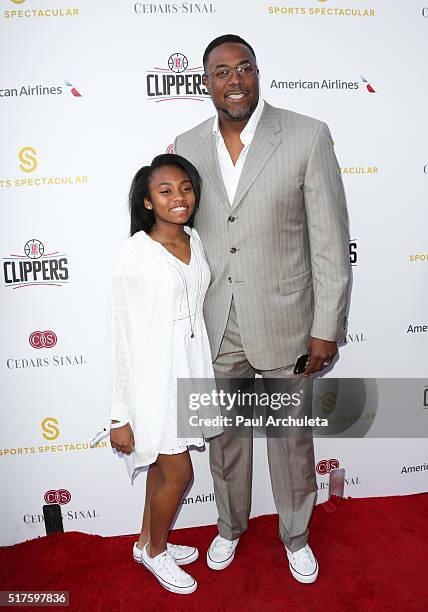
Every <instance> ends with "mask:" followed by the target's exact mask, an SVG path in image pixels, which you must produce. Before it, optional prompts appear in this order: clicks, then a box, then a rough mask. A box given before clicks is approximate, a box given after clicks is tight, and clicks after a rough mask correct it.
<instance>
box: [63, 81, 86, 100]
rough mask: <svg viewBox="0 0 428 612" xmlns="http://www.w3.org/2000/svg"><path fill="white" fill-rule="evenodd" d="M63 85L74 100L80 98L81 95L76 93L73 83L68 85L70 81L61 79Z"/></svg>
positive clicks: (78, 92)
mask: <svg viewBox="0 0 428 612" xmlns="http://www.w3.org/2000/svg"><path fill="white" fill-rule="evenodd" d="M63 81H64V83H65V84H66V85H67V87H68V90H69V92H70V93H71V94H72V95H73V96H74V97H75V98H81V97H82V94H81V93H80V91H78V90H77V89H76V88H75V87H74V85H73V83H70V81H67V79H63Z"/></svg>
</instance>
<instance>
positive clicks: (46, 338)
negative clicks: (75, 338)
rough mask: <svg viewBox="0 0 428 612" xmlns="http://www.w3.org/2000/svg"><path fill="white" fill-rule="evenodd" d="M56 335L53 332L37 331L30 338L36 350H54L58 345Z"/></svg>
mask: <svg viewBox="0 0 428 612" xmlns="http://www.w3.org/2000/svg"><path fill="white" fill-rule="evenodd" d="M57 340H58V338H57V336H56V333H55V332H53V331H35V332H33V333H32V334H31V335H30V337H29V338H28V341H29V343H30V344H31V346H32V347H33V348H35V349H43V348H52V347H54V346H55V344H56V343H57Z"/></svg>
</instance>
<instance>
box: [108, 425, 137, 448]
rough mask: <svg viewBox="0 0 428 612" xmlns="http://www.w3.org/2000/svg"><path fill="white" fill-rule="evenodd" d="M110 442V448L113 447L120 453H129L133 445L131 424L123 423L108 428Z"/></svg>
mask: <svg viewBox="0 0 428 612" xmlns="http://www.w3.org/2000/svg"><path fill="white" fill-rule="evenodd" d="M116 422H117V421H116ZM113 423H114V421H113ZM110 444H111V446H112V448H115V449H116V450H117V451H119V452H120V453H125V455H130V454H131V453H132V451H133V450H134V445H135V442H134V433H133V431H132V428H131V425H130V424H129V423H127V424H126V425H123V427H117V428H116V429H110Z"/></svg>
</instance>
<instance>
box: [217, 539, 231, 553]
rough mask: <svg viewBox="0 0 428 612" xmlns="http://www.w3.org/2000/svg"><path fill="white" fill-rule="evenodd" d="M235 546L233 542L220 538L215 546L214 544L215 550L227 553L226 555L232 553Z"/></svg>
mask: <svg viewBox="0 0 428 612" xmlns="http://www.w3.org/2000/svg"><path fill="white" fill-rule="evenodd" d="M233 544H234V542H232V541H231V540H226V539H225V538H221V539H220V538H219V539H218V540H217V541H216V542H215V544H214V547H213V548H214V549H215V550H220V551H221V552H225V553H230V551H231V550H232V548H233Z"/></svg>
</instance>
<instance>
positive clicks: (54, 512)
mask: <svg viewBox="0 0 428 612" xmlns="http://www.w3.org/2000/svg"><path fill="white" fill-rule="evenodd" d="M43 516H44V517H45V529H46V535H49V534H51V533H63V532H64V525H63V524H62V514H61V506H60V505H59V504H46V505H45V506H43Z"/></svg>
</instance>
